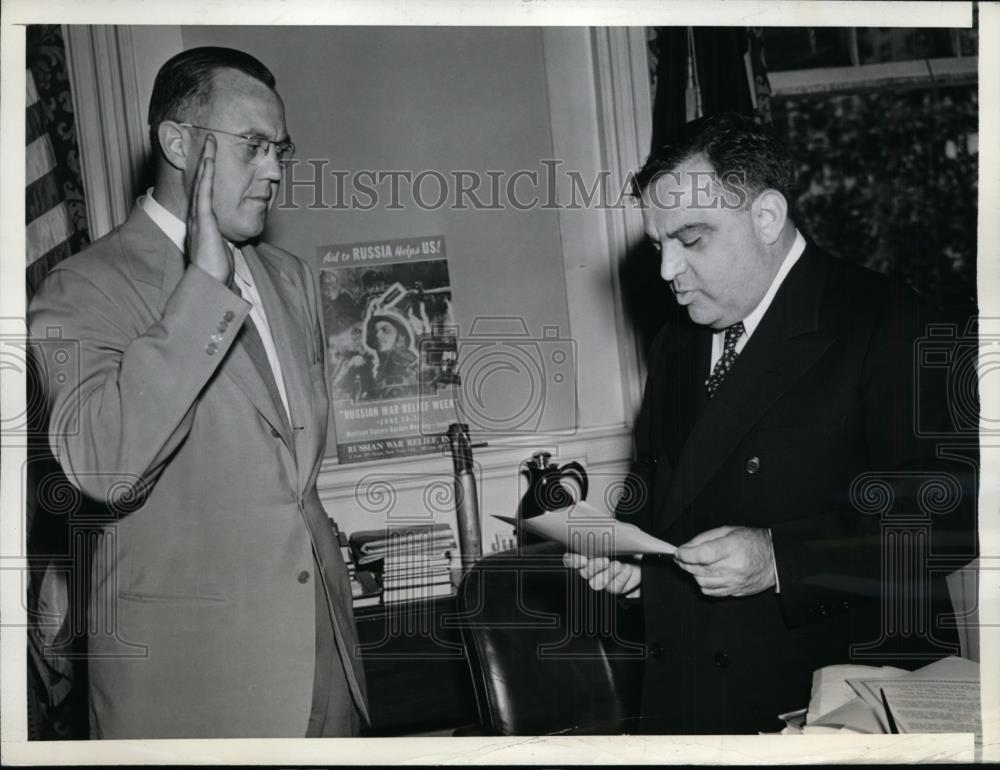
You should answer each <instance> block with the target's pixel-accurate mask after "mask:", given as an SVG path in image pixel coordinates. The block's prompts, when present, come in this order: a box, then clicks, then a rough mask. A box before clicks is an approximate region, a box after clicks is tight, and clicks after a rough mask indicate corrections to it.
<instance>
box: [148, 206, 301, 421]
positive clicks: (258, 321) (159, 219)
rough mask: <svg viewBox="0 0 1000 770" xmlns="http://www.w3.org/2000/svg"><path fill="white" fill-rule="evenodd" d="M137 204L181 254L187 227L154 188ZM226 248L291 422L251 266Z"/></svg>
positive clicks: (275, 350)
mask: <svg viewBox="0 0 1000 770" xmlns="http://www.w3.org/2000/svg"><path fill="white" fill-rule="evenodd" d="M138 205H139V206H141V207H142V210H143V211H145V212H146V214H147V215H148V216H149V218H150V219H152V220H153V222H154V223H155V224H156V226H157V227H159V228H160V229H161V230H162V231H163V233H164V234H165V235H166V236H167V237H168V238H169V239H170V240H171V241H173V243H174V245H175V246H177V248H178V249H180V251H181V253H182V254H183V253H184V240H185V238H186V237H187V225H186V224H185V223H184V222H182V221H181V220H180V219H178V218H177V217H176V216H174V214H173V213H172V212H170V211H168V210H167V209H165V208H164V207H163V206H161V205H160V204H159V203H158V202H157V201H156V199H155V198H153V188H152V187H150V188H149V189H148V190H146V194H145V195H143V196H142V197H141V198H139V200H138ZM226 246H227V247H228V248H229V249H230V251H231V252H232V255H233V269H234V274H235V275H234V277H235V281H236V285H237V286H238V287H239V290H240V293H241V294H242V295H243V299H245V300H246V301H247V302H249V303H250V305H251V307H250V318H251V320H252V321H253V322H254V325H255V326H256V327H257V333H258V334H259V335H260V341H261V342H262V343H263V345H264V352H265V353H266V354H267V362H268V363H269V364H270V365H271V374H272V375H273V376H274V384H275V385H277V387H278V395H279V396H281V403H282V404H283V405H284V407H285V413H286V414H287V415H288V421H289V423H291V421H292V414H291V410H290V409H289V408H288V396H287V394H286V393H285V380H284V378H283V377H282V375H281V361H280V360H279V359H278V349H277V348H276V347H275V346H274V337H273V336H272V335H271V327H270V325H269V324H268V322H267V314H266V313H265V312H264V303H263V302H261V299H260V294H258V293H257V286H256V284H255V283H254V280H253V274H252V273H251V272H250V266H249V265H248V264H247V261H246V259H245V258H244V256H243V252H242V251H240V250H239V249H238V248H236V247H235V246H234V245H233V244H231V243H229V241H226Z"/></svg>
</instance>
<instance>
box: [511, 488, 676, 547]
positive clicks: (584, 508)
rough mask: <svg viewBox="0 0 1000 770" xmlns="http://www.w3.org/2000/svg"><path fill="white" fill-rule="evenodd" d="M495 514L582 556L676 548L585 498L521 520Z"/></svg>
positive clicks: (515, 525)
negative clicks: (567, 506) (566, 506)
mask: <svg viewBox="0 0 1000 770" xmlns="http://www.w3.org/2000/svg"><path fill="white" fill-rule="evenodd" d="M494 518H496V519H500V520H501V521H505V522H507V523H508V524H511V525H513V526H514V527H515V528H517V527H521V528H522V529H524V530H525V531H526V532H530V533H531V534H532V535H537V536H538V537H541V538H544V539H546V540H551V541H553V542H555V543H559V544H560V545H562V546H563V547H564V548H565V549H566V550H567V551H574V552H575V553H582V554H584V555H585V556H591V557H593V556H609V557H613V556H634V555H639V554H664V555H666V556H670V555H672V554H673V553H674V551H676V550H677V549H676V548H675V547H674V546H672V545H671V544H670V543H667V542H665V541H663V540H659V539H658V538H655V537H653V536H652V535H650V534H648V533H646V532H643V531H642V530H641V529H639V528H638V527H637V526H635V525H634V524H628V523H626V522H623V521H619V520H618V519H616V518H614V517H613V516H612V515H611V514H609V513H605V512H604V511H600V510H598V509H597V508H595V507H594V506H592V505H591V504H590V503H588V502H587V501H586V500H580V501H579V502H578V503H576V505H572V506H570V507H569V508H562V509H560V510H558V511H550V512H549V513H543V514H542V515H541V516H534V517H532V518H530V519H523V520H521V521H520V522H518V521H517V520H516V519H514V518H512V517H510V516H498V515H496V514H494Z"/></svg>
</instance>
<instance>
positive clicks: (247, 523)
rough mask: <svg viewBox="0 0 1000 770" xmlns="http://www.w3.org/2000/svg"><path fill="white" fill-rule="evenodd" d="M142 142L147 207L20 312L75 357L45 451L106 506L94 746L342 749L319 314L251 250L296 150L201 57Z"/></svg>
mask: <svg viewBox="0 0 1000 770" xmlns="http://www.w3.org/2000/svg"><path fill="white" fill-rule="evenodd" d="M149 124H150V133H151V138H152V140H153V147H154V149H155V152H156V159H155V160H156V178H155V185H154V187H153V188H151V189H150V190H148V191H147V192H146V194H145V195H144V196H142V197H141V198H140V199H139V200H138V201H137V203H136V206H135V208H134V209H133V210H132V213H131V214H130V215H129V217H128V219H127V220H126V221H125V222H124V223H123V224H122V225H121V226H120V227H118V228H116V229H115V230H113V231H112V232H111V233H109V234H108V235H106V236H105V237H104V238H101V239H100V240H98V241H96V242H95V243H94V244H93V245H91V246H90V247H89V248H88V249H86V250H84V251H83V252H81V253H80V254H78V255H75V256H73V257H71V258H69V259H67V260H65V261H63V262H62V263H60V264H59V265H58V266H57V267H56V268H55V269H53V271H52V272H51V273H50V274H49V276H48V278H47V279H46V281H45V283H44V284H43V285H42V287H41V289H40V290H39V291H38V293H37V294H36V295H35V297H34V299H33V301H32V303H31V306H30V308H29V311H28V320H29V323H30V326H31V331H32V334H33V335H34V336H35V338H36V339H45V338H46V336H48V335H50V334H51V332H52V331H57V332H59V334H60V335H61V339H63V340H70V341H75V342H77V344H78V347H79V353H80V358H79V375H80V378H79V379H75V378H67V377H64V376H63V377H60V376H59V375H58V374H51V376H50V378H49V381H48V383H47V385H48V396H49V410H50V414H51V420H50V444H51V447H52V451H53V454H54V455H55V456H56V457H57V458H58V459H59V461H60V463H61V465H62V468H63V470H64V472H65V473H66V476H67V477H68V478H69V479H70V480H71V481H72V482H73V484H74V485H76V486H77V487H78V488H79V489H80V490H81V491H82V492H83V493H84V494H85V495H87V496H88V497H89V498H91V499H93V500H95V501H97V503H99V504H101V505H102V506H104V507H103V509H102V510H103V511H104V514H103V516H102V518H101V520H100V522H99V523H101V524H103V527H102V528H101V532H100V536H99V538H98V539H97V542H96V544H95V547H94V556H93V565H92V569H91V576H92V585H91V590H90V596H89V613H90V621H91V622H90V623H89V624H88V639H87V642H88V654H89V656H90V657H89V659H88V679H89V687H90V717H91V721H90V731H91V736H92V737H94V738H195V737H206V738H234V737H254V738H257V737H303V736H307V737H321V736H345V735H356V734H357V733H358V731H359V728H360V723H361V720H362V719H363V718H365V717H366V716H367V706H366V696H365V684H364V676H363V672H362V670H361V665H360V661H359V660H358V657H357V636H356V631H355V628H354V623H353V618H352V611H351V591H350V587H349V585H348V581H347V569H346V566H345V564H344V561H343V558H342V555H341V551H340V547H339V544H338V543H337V540H336V536H335V532H334V528H333V527H332V526H331V522H330V520H329V519H328V518H327V515H326V512H325V511H324V509H323V506H322V504H321V502H320V499H319V494H318V492H317V489H316V478H317V475H318V473H319V467H320V462H321V461H322V457H323V452H324V447H325V442H326V428H327V418H328V409H329V404H328V397H327V383H326V377H325V373H324V362H323V355H324V350H325V344H324V339H323V335H322V332H321V324H320V313H321V309H320V304H319V294H318V291H317V287H316V280H315V276H314V274H313V271H312V268H311V267H310V266H309V265H308V264H307V263H305V262H304V261H302V260H301V259H299V258H297V257H295V256H293V255H292V254H289V253H287V252H285V251H282V250H281V249H278V248H275V247H273V246H270V245H268V244H267V243H264V242H262V241H261V240H260V235H261V233H262V231H263V229H264V224H265V221H266V218H267V213H268V211H269V209H270V206H271V205H272V204H273V202H274V200H275V198H276V196H277V192H278V185H279V184H280V181H281V162H282V160H283V159H284V158H286V157H287V156H288V154H289V153H290V152H291V150H292V145H291V142H290V141H289V136H288V132H287V129H286V127H285V115H284V106H283V104H282V101H281V98H280V97H279V96H278V93H277V91H276V90H275V81H274V77H273V75H272V74H271V73H270V71H268V69H267V68H266V67H264V65H263V64H261V63H260V62H259V61H257V60H256V59H255V58H253V57H252V56H249V55H248V54H245V53H243V52H240V51H234V50H232V49H225V48H196V49H191V50H187V51H182V52H181V53H179V54H177V55H176V56H175V57H173V58H172V59H170V60H169V61H168V62H167V63H166V64H164V65H163V67H162V68H161V69H160V72H159V73H158V75H157V77H156V82H155V83H154V86H153V93H152V96H151V99H150V110H149ZM39 347H40V348H42V351H43V354H52V353H53V351H52V350H51V348H52V346H51V345H49V346H48V347H46V346H39ZM59 352H60V351H54V354H55V355H58V353H59ZM55 363H58V359H57V360H56V361H54V362H50V364H53V365H54V364H55ZM47 371H48V372H50V373H52V372H55V370H54V369H53V368H52V366H50V367H49V368H48V369H47Z"/></svg>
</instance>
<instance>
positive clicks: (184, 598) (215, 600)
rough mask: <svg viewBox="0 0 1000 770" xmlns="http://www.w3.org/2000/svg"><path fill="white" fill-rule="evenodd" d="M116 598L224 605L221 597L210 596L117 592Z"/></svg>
mask: <svg viewBox="0 0 1000 770" xmlns="http://www.w3.org/2000/svg"><path fill="white" fill-rule="evenodd" d="M118 598H119V599H123V600H124V601H129V602H142V603H145V604H225V603H226V600H225V599H224V598H222V597H221V596H214V595H212V594H164V593H146V592H144V591H119V592H118Z"/></svg>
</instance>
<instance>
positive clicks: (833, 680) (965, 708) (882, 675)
mask: <svg viewBox="0 0 1000 770" xmlns="http://www.w3.org/2000/svg"><path fill="white" fill-rule="evenodd" d="M845 676H846V677H847V679H846V680H844V677H845ZM838 679H839V680H840V682H841V683H840V684H838V683H837V680H838ZM845 681H846V684H847V685H848V686H849V687H850V688H853V690H854V691H855V692H856V693H858V697H855V698H853V699H849V700H847V701H846V702H844V698H845V695H846V693H845V691H844V689H843V686H842V684H843V683H844V682H845ZM880 689H881V690H882V691H884V692H885V695H886V700H887V701H888V703H889V708H890V709H891V711H892V715H893V719H894V720H895V722H896V727H897V728H898V729H899V731H900V732H901V733H910V732H914V733H916V732H962V733H967V732H974V733H976V734H977V736H978V735H981V734H982V728H981V720H980V716H979V664H977V663H975V662H973V661H970V660H966V659H964V658H954V657H951V658H944V659H942V660H938V661H935V662H934V663H931V664H930V665H927V666H924V667H923V668H921V669H918V670H917V671H905V670H903V669H898V668H892V667H890V666H883V667H881V668H878V667H869V666H849V665H841V666H827V667H826V668H823V669H819V670H818V671H816V672H815V673H814V674H813V697H812V699H811V700H810V702H809V716H808V718H807V720H806V726H807V728H808V727H810V726H813V727H840V728H846V729H849V730H852V731H855V732H860V733H886V732H889V726H888V719H887V718H886V715H885V709H884V708H883V706H882V698H881V694H880V693H879V690H880ZM838 704H839V705H838ZM831 706H833V708H832V710H826V709H829V708H830V707H831ZM806 731H808V730H806Z"/></svg>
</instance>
